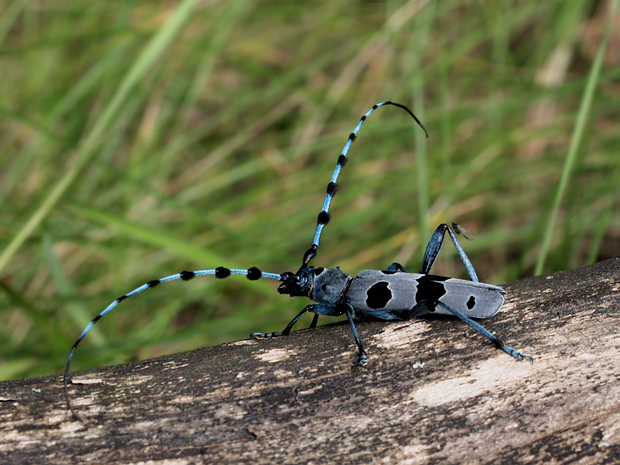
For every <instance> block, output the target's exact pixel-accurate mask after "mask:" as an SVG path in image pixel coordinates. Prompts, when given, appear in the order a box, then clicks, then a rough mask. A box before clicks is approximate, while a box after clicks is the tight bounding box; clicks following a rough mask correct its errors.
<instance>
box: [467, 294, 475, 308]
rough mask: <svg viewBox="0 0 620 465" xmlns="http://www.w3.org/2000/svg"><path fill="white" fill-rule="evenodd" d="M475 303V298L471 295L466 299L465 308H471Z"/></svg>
mask: <svg viewBox="0 0 620 465" xmlns="http://www.w3.org/2000/svg"><path fill="white" fill-rule="evenodd" d="M475 305H476V298H475V297H474V296H473V295H472V296H471V297H470V298H469V300H468V301H467V308H468V309H470V310H471V309H472V308H474V306H475Z"/></svg>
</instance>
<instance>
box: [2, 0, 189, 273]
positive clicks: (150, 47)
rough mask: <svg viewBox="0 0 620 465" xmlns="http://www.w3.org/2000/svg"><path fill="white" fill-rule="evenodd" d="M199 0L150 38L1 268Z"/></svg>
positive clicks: (11, 246)
mask: <svg viewBox="0 0 620 465" xmlns="http://www.w3.org/2000/svg"><path fill="white" fill-rule="evenodd" d="M197 2H198V0H184V1H183V2H181V4H179V6H178V7H177V8H176V9H175V11H174V13H173V14H172V16H171V17H170V19H169V20H168V21H167V22H166V23H165V24H164V25H163V26H162V27H161V28H160V29H159V31H157V33H156V34H155V36H154V37H153V38H152V39H151V40H150V41H149V43H148V44H147V45H146V47H145V48H144V50H143V52H142V53H141V54H140V56H139V57H138V59H137V60H136V62H135V64H134V66H133V67H132V68H131V69H130V70H129V72H128V73H127V74H126V75H125V78H124V79H123V81H122V82H121V84H120V86H119V87H118V89H117V90H116V93H115V94H114V96H113V97H112V100H111V101H110V103H109V104H108V105H107V107H106V108H105V110H104V111H103V113H102V114H101V116H100V117H99V118H98V119H97V121H96V123H95V125H94V127H93V129H92V130H91V132H90V133H89V134H88V136H87V137H86V139H85V140H84V142H83V143H82V144H81V147H79V148H78V150H77V154H76V157H75V159H74V161H73V163H72V165H71V166H70V167H69V168H68V170H67V171H66V173H65V175H64V176H63V177H62V179H61V180H60V181H59V182H58V184H56V186H55V187H54V188H53V189H52V190H51V192H50V193H49V194H48V195H46V196H45V200H44V201H43V202H42V203H41V205H40V206H39V208H37V210H36V211H35V212H34V214H33V215H32V216H31V217H30V219H29V220H28V221H27V222H26V224H25V225H24V226H23V227H22V228H21V229H20V230H19V231H18V233H17V234H16V235H15V236H14V237H13V239H12V240H11V241H10V242H9V245H8V246H7V248H6V249H4V251H3V252H2V254H1V255H0V271H2V269H3V268H4V267H5V266H6V264H7V263H8V261H9V260H10V259H11V257H12V256H13V255H14V254H15V252H17V250H18V249H19V247H20V246H21V245H22V244H23V243H24V242H25V241H26V239H27V238H28V237H29V236H30V235H31V234H32V233H33V231H34V230H35V229H36V228H37V227H38V226H39V224H41V221H43V219H44V218H45V217H46V216H47V215H48V213H49V212H50V211H51V210H52V208H54V206H55V205H56V203H57V202H58V201H59V200H60V198H61V197H62V196H63V194H64V193H65V192H66V190H67V189H68V188H69V186H70V185H71V184H72V183H73V181H74V180H75V179H76V177H77V175H78V174H79V172H80V171H81V170H82V168H83V167H84V166H85V165H86V164H87V163H88V161H89V160H90V159H91V158H92V157H93V155H94V154H95V152H96V149H97V147H98V146H99V143H100V142H101V138H102V136H103V135H104V133H105V131H106V129H107V128H108V127H109V126H110V124H111V123H112V122H113V121H114V118H115V117H116V115H117V114H118V112H119V111H120V109H121V108H122V106H123V104H124V103H125V101H126V99H127V97H128V96H129V95H130V92H131V91H132V90H133V88H134V87H135V86H136V84H137V83H138V81H139V80H140V79H141V78H142V77H143V76H144V75H145V74H146V72H147V71H148V70H149V69H150V68H151V67H152V66H153V64H154V63H155V62H156V61H157V59H158V58H159V57H160V56H161V55H162V53H163V52H164V50H165V49H166V47H167V46H168V45H169V44H170V43H171V42H172V39H173V38H174V37H175V36H176V34H177V33H178V32H179V31H180V29H181V27H182V26H183V25H185V23H186V22H187V21H189V19H190V18H191V13H192V12H193V10H194V7H195V6H196V3H197Z"/></svg>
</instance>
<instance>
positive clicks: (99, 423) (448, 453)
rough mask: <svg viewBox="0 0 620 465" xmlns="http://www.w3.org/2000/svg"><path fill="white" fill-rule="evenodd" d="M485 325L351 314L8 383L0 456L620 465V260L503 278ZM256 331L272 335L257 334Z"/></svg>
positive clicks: (1, 389)
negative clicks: (498, 303) (360, 344)
mask: <svg viewBox="0 0 620 465" xmlns="http://www.w3.org/2000/svg"><path fill="white" fill-rule="evenodd" d="M506 290H507V292H508V293H507V301H506V304H505V305H504V307H503V309H502V310H501V312H500V313H499V314H498V315H497V316H495V317H494V318H492V319H490V320H484V322H483V323H484V325H485V326H486V327H487V328H488V329H489V330H490V331H492V332H494V333H495V334H497V335H498V336H499V337H500V338H503V339H504V340H505V341H506V342H507V343H508V344H509V345H510V346H512V347H515V348H516V349H518V350H522V351H523V352H525V353H528V354H530V355H532V356H534V357H535V361H534V363H529V362H526V361H523V362H517V361H515V360H513V359H512V358H511V357H510V356H508V355H506V354H505V353H503V352H501V351H499V350H497V349H495V348H494V346H493V345H492V344H490V343H489V342H488V341H487V340H485V339H484V338H483V337H481V336H480V335H479V334H477V333H476V332H474V331H473V330H472V329H471V328H469V327H467V326H466V325H465V324H463V323H462V322H460V321H459V320H457V319H455V318H450V317H445V318H439V317H429V318H420V319H417V320H414V321H410V322H399V323H385V322H377V323H360V324H359V326H358V329H359V331H360V336H361V338H362V341H364V342H365V344H366V347H367V351H368V354H369V363H368V366H367V367H366V368H359V367H357V366H355V361H356V357H357V353H356V348H355V344H354V341H353V337H352V335H351V332H350V329H349V327H348V325H347V324H346V322H343V323H337V324H333V325H328V326H322V327H319V328H316V329H309V330H301V331H297V332H294V333H293V334H291V335H290V336H289V337H282V338H278V339H273V340H260V341H254V340H246V341H239V342H234V343H230V344H224V345H221V346H219V347H209V348H205V349H199V350H196V351H193V352H188V353H182V354H176V355H172V356H166V357H160V358H157V359H153V360H146V361H143V362H138V363H131V364H128V365H122V366H113V367H106V368H101V369H97V370H92V371H88V372H83V373H75V374H73V384H72V385H71V388H70V390H71V395H72V399H73V405H74V407H75V409H76V411H77V412H78V413H79V414H80V415H81V416H82V417H83V418H84V420H85V421H84V423H81V422H79V421H76V420H75V419H74V418H73V417H72V416H71V415H70V414H68V412H67V410H66V407H65V403H64V399H63V388H62V377H61V376H59V375H56V376H48V377H43V378H33V379H24V380H18V381H9V382H4V383H1V384H0V406H1V409H2V410H1V421H0V462H1V463H3V464H9V463H29V464H33V463H63V464H67V463H86V462H92V463H138V462H142V463H152V464H157V463H162V464H163V463H165V464H172V463H174V464H185V463H187V464H189V463H252V464H262V463H265V464H267V463H268V464H275V463H321V464H326V463H339V464H340V463H355V464H359V463H437V462H448V463H531V462H536V463H560V464H561V463H580V464H590V463H619V462H620V329H619V328H620V259H615V260H609V261H606V262H602V263H598V264H595V265H592V266H589V267H586V268H582V269H579V270H574V271H569V272H564V273H558V274H554V275H550V276H542V277H537V278H532V279H525V280H522V281H518V282H515V283H511V284H509V285H507V286H506ZM257 329H260V328H257Z"/></svg>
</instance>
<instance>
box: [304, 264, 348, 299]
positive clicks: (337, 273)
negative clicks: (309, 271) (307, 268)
mask: <svg viewBox="0 0 620 465" xmlns="http://www.w3.org/2000/svg"><path fill="white" fill-rule="evenodd" d="M349 278H350V277H349V275H348V274H346V273H345V272H344V271H342V270H341V269H340V268H315V269H314V282H313V285H312V290H311V291H310V295H309V296H308V297H310V298H311V299H312V300H314V301H315V302H318V303H320V304H324V305H327V306H329V307H334V306H335V305H337V304H338V302H340V299H341V297H342V293H343V292H344V291H345V288H346V287H347V282H348V281H349Z"/></svg>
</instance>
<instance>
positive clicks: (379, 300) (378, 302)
mask: <svg viewBox="0 0 620 465" xmlns="http://www.w3.org/2000/svg"><path fill="white" fill-rule="evenodd" d="M366 295H367V298H366V305H368V307H370V308H372V309H375V310H376V309H379V308H384V307H385V306H386V305H387V304H388V302H389V301H390V300H392V291H390V289H389V288H388V283H387V282H385V281H380V282H378V283H376V284H373V285H372V286H371V287H370V289H368V290H367V291H366Z"/></svg>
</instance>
